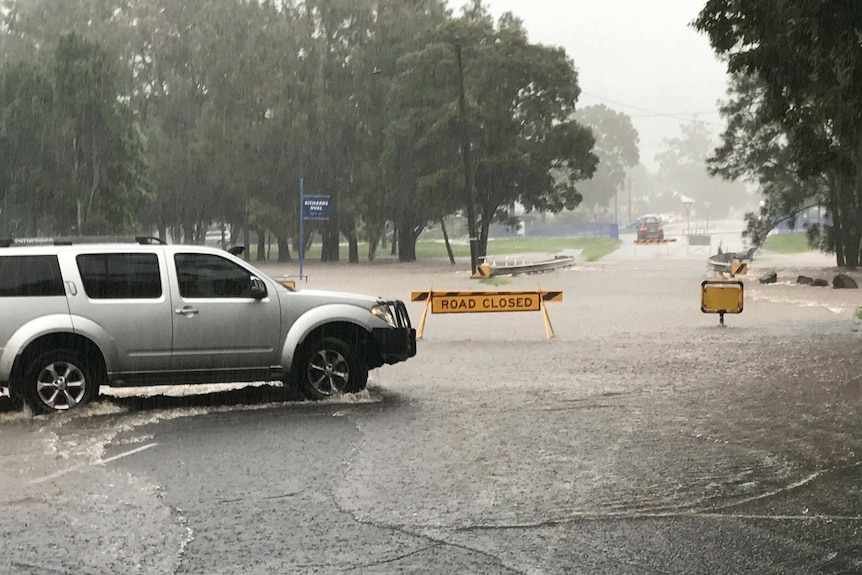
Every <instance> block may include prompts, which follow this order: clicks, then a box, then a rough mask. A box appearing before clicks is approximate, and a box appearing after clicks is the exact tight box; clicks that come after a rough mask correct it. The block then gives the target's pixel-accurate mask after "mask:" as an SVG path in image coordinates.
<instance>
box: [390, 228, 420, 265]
mask: <svg viewBox="0 0 862 575" xmlns="http://www.w3.org/2000/svg"><path fill="white" fill-rule="evenodd" d="M414 229H415V228H409V229H401V228H400V227H399V229H398V242H397V243H398V261H400V262H415V261H416V240H417V239H418V238H419V233H418V232H416V231H414ZM395 244H396V242H395V241H393V242H392V245H393V246H395Z"/></svg>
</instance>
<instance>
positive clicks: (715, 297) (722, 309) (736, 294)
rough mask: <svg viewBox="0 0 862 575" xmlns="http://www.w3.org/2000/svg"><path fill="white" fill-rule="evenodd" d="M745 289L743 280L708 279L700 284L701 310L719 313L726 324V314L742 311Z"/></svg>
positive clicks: (722, 321) (721, 320)
mask: <svg viewBox="0 0 862 575" xmlns="http://www.w3.org/2000/svg"><path fill="white" fill-rule="evenodd" d="M744 291H745V287H744V286H743V284H742V282H741V281H726V280H706V281H705V282H703V283H702V284H700V311H702V312H703V313H717V314H719V315H720V322H721V323H720V325H724V314H726V313H732V314H739V313H742V310H743V307H744V303H745V301H744V300H745V298H744V295H745V294H744Z"/></svg>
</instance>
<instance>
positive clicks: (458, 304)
mask: <svg viewBox="0 0 862 575" xmlns="http://www.w3.org/2000/svg"><path fill="white" fill-rule="evenodd" d="M410 299H411V301H415V302H425V310H424V311H423V312H422V318H421V319H420V321H419V327H418V329H417V332H416V337H417V338H419V339H421V338H422V334H423V332H424V330H425V320H426V317H427V315H428V310H429V309H430V310H431V313H493V312H515V311H541V312H542V314H543V316H544V320H545V335H546V336H547V337H548V339H550V338H552V337H554V330H553V327H552V326H551V319H550V317H548V311H547V309H545V303H547V302H561V301H563V292H561V291H542V289H541V286H540V287H539V289H537V290H536V291H513V290H506V291H434V290H433V288H432V289H429V290H428V291H414V292H411V294H410Z"/></svg>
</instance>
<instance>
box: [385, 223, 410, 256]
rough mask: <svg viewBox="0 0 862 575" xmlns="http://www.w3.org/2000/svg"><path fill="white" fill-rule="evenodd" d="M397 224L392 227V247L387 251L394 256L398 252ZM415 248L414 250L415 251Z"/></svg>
mask: <svg viewBox="0 0 862 575" xmlns="http://www.w3.org/2000/svg"><path fill="white" fill-rule="evenodd" d="M398 241H399V240H398V226H393V227H392V249H391V250H390V251H389V255H391V256H394V255H395V254H397V253H398ZM415 251H416V250H414V253H415Z"/></svg>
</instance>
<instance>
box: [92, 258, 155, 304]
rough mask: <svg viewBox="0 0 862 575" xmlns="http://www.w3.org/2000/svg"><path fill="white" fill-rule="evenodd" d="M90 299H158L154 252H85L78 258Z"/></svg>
mask: <svg viewBox="0 0 862 575" xmlns="http://www.w3.org/2000/svg"><path fill="white" fill-rule="evenodd" d="M77 261H78V271H79V272H80V273H81V280H82V281H83V282H84V291H86V292H87V297H89V298H90V299H158V298H160V297H161V296H162V279H161V274H160V273H159V258H158V256H156V254H85V255H80V256H78V258H77Z"/></svg>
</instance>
